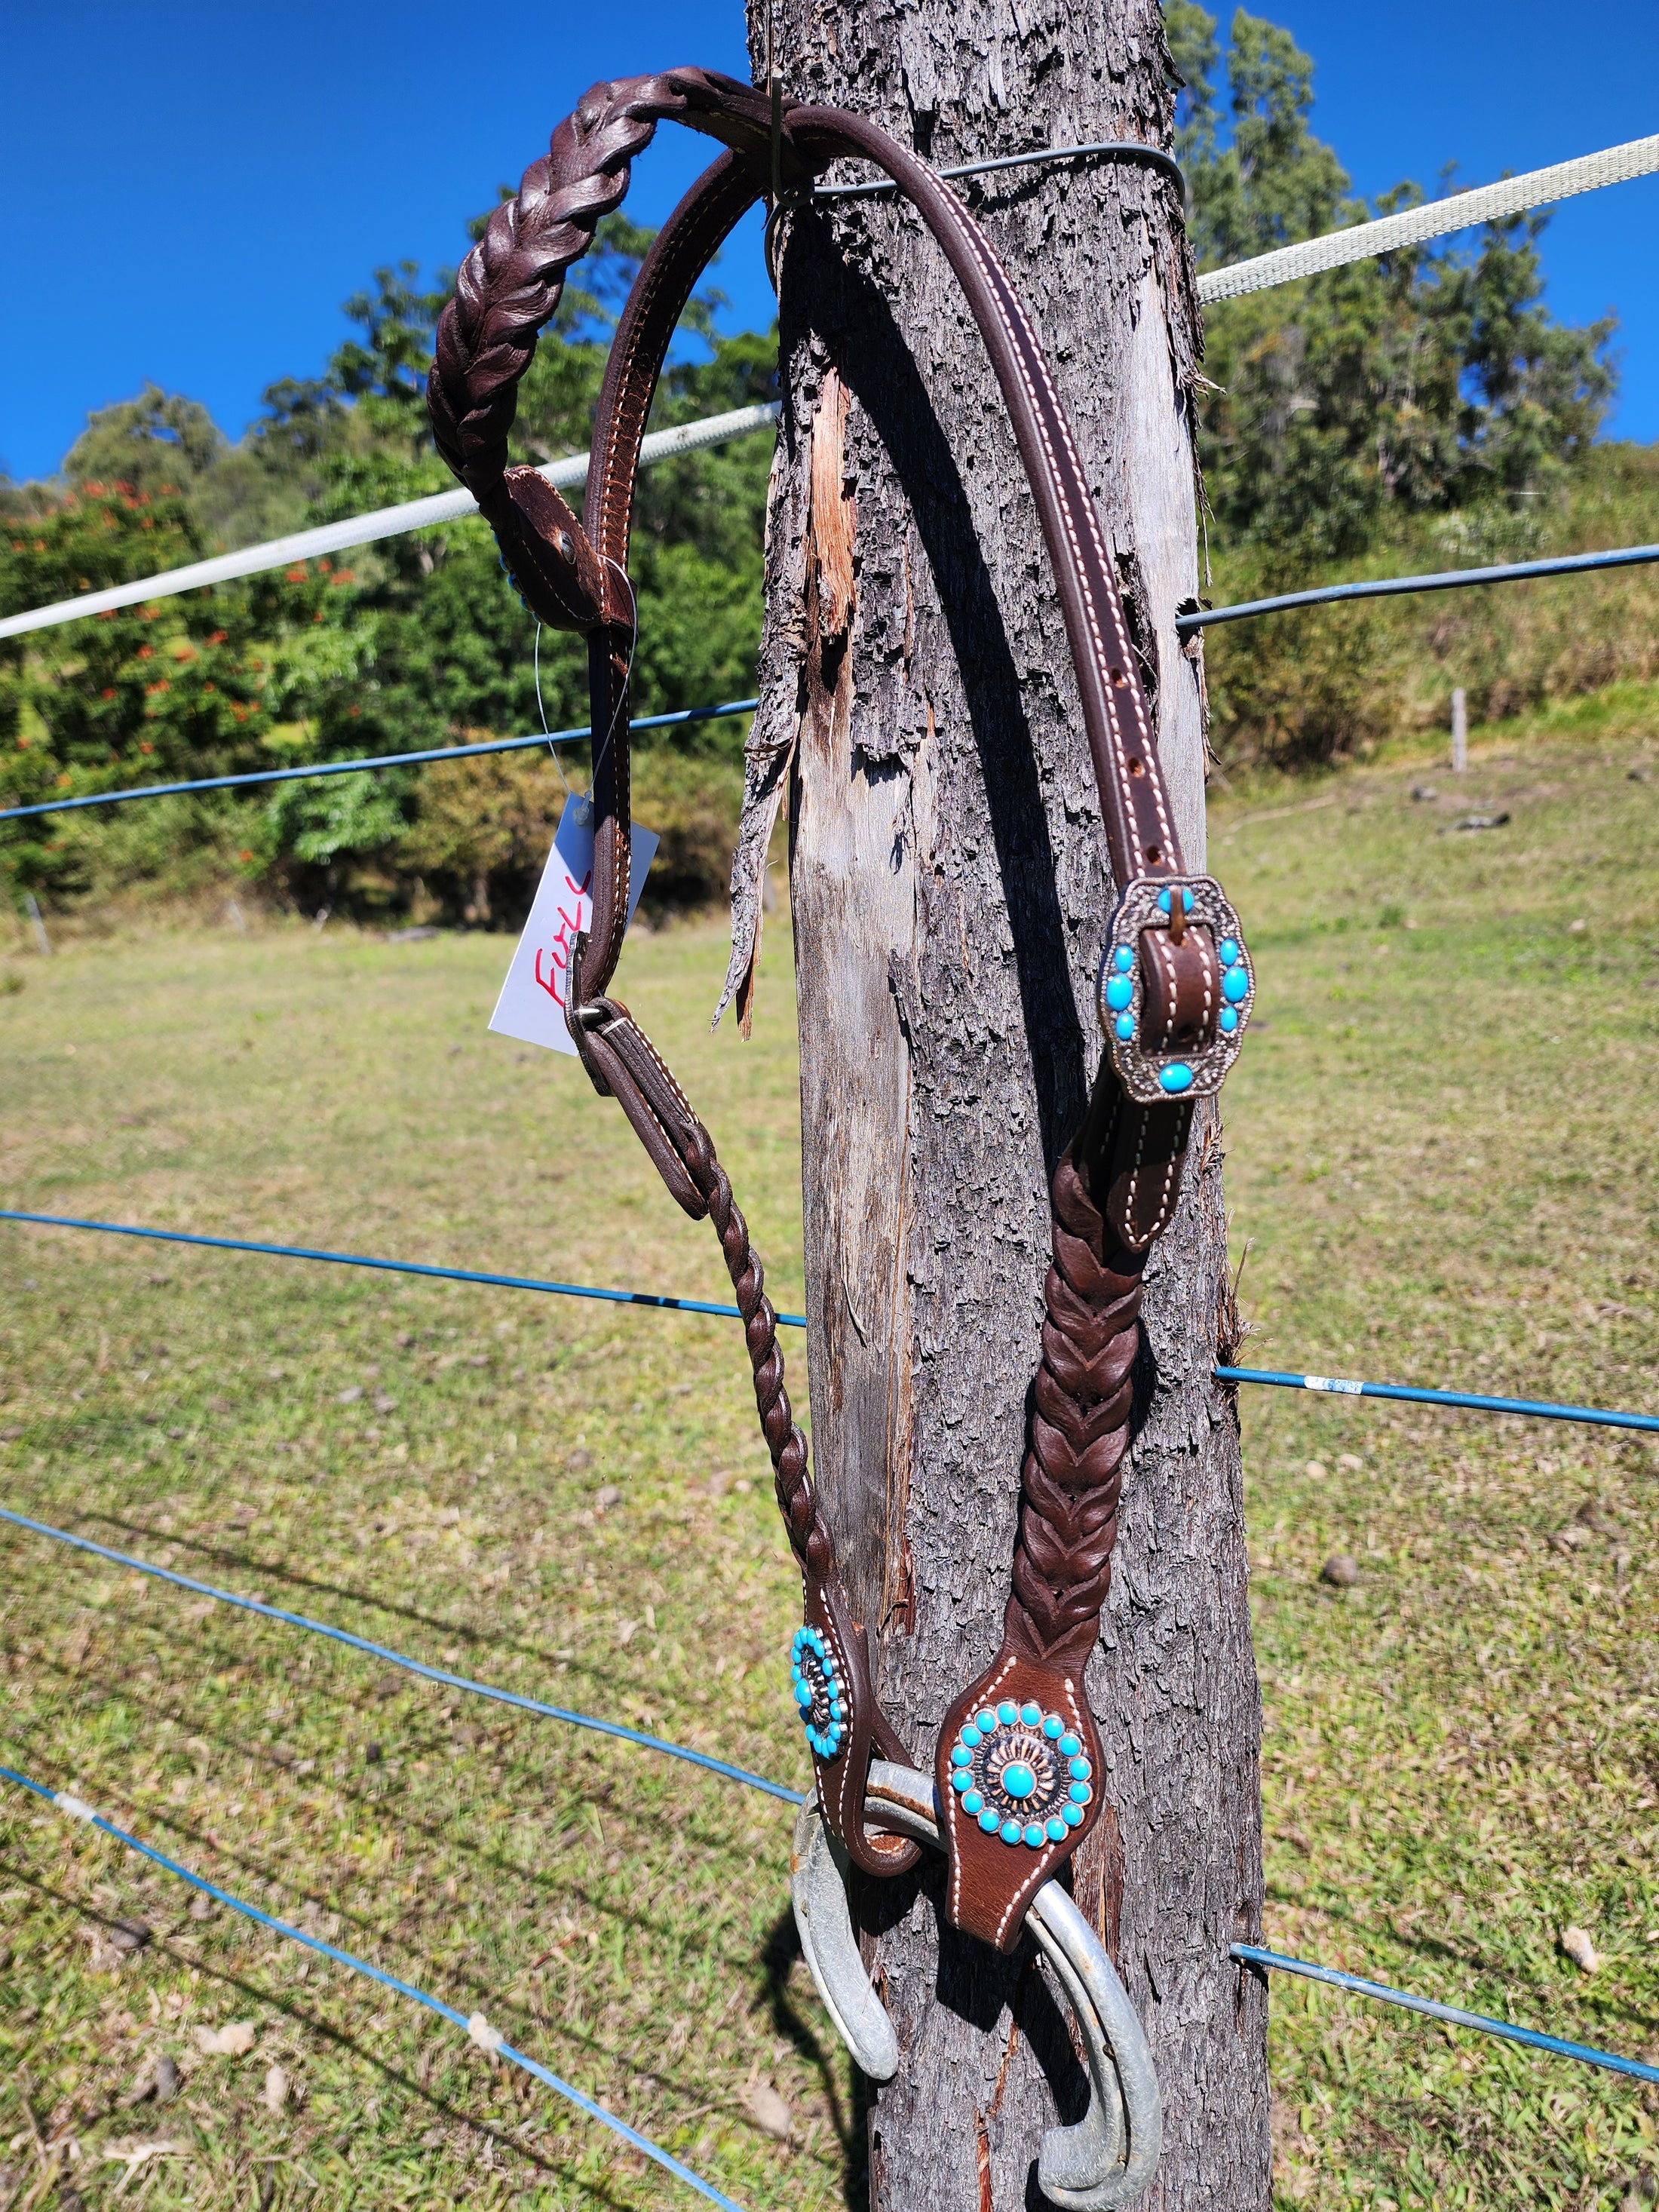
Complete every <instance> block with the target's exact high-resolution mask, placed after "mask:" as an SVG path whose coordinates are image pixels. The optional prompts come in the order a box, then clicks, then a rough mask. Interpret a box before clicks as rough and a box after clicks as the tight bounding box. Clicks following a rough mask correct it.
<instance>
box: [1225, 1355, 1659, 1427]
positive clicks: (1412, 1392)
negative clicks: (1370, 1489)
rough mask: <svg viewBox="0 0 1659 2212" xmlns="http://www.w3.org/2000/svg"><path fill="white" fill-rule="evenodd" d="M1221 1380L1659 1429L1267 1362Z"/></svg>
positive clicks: (1541, 1403) (1228, 1371) (1628, 1416)
mask: <svg viewBox="0 0 1659 2212" xmlns="http://www.w3.org/2000/svg"><path fill="white" fill-rule="evenodd" d="M1215 1376H1216V1380H1217V1382H1218V1383H1267V1384H1269V1385H1271V1386H1272V1387H1273V1389H1279V1390H1323V1391H1328V1392H1330V1393H1331V1395H1333V1396H1334V1397H1339V1398H1396V1399H1401V1400H1403V1401H1405V1403H1407V1405H1413V1406H1462V1407H1464V1408H1465V1409H1466V1410H1467V1411H1468V1412H1469V1413H1523V1414H1525V1415H1526V1416H1527V1417H1528V1419H1530V1420H1534V1421H1583V1423H1585V1424H1586V1425H1587V1426H1589V1427H1591V1428H1601V1429H1644V1430H1646V1431H1649V1432H1650V1433H1653V1432H1656V1431H1659V1414H1655V1413H1606V1412H1604V1411H1603V1410H1602V1408H1601V1407H1599V1406H1557V1405H1554V1404H1552V1403H1551V1401H1549V1400H1548V1399H1546V1398H1488V1397H1483V1396H1481V1395H1480V1394H1479V1393H1478V1392H1475V1391H1473V1390H1419V1389H1414V1388H1413V1386H1412V1385H1411V1384H1409V1383H1350V1382H1346V1381H1345V1380H1344V1379H1343V1378H1342V1377H1341V1376H1336V1375H1286V1374H1280V1373H1279V1371H1278V1370H1277V1369H1275V1368H1269V1367H1218V1368H1217V1369H1216V1370H1215Z"/></svg>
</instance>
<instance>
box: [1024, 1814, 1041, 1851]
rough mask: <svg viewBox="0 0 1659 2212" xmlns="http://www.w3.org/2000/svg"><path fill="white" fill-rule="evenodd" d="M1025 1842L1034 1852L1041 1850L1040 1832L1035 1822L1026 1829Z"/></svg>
mask: <svg viewBox="0 0 1659 2212" xmlns="http://www.w3.org/2000/svg"><path fill="white" fill-rule="evenodd" d="M1025 1840H1026V1842H1027V1843H1028V1844H1030V1847H1031V1849H1032V1850H1034V1851H1035V1850H1041V1849H1042V1829H1041V1828H1040V1827H1039V1826H1038V1825H1037V1823H1036V1821H1035V1820H1033V1821H1032V1822H1031V1823H1030V1826H1028V1827H1027V1828H1026V1831H1025Z"/></svg>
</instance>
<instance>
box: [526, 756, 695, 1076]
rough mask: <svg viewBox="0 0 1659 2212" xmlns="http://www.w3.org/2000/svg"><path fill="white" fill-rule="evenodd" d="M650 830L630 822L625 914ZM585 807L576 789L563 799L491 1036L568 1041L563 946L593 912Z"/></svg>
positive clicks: (647, 858) (650, 849)
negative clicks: (631, 832)
mask: <svg viewBox="0 0 1659 2212" xmlns="http://www.w3.org/2000/svg"><path fill="white" fill-rule="evenodd" d="M658 842H659V841H658V837H657V833H656V831H655V830H654V829H641V827H640V825H639V823H637V822H636V823H635V824H634V829H633V836H632V838H631V840H630V842H629V858H630V860H631V866H630V867H629V885H628V919H629V921H630V922H631V921H633V919H634V909H635V907H637V906H638V904H639V902H640V893H641V891H642V890H644V888H645V877H646V871H647V868H649V866H651V862H652V860H653V856H654V854H655V853H656V850H657V845H658ZM592 883H593V809H592V806H591V805H590V804H589V803H588V800H587V799H586V797H585V796H584V797H580V798H574V799H567V800H566V801H565V809H564V812H563V813H562V815H561V816H560V817H559V828H558V834H557V835H556V836H555V838H554V840H553V850H552V851H551V852H550V854H548V856H547V866H546V867H545V868H544V870H543V871H542V879H541V882H540V883H539V884H538V885H537V887H536V898H535V903H534V904H533V905H532V908H531V909H530V919H529V921H526V924H525V926H524V935H523V936H522V937H521V938H520V939H519V945H518V950H517V951H515V952H514V954H513V964H512V966H511V967H510V968H509V969H507V981H505V982H504V983H503V984H502V985H501V997H500V998H499V999H497V1000H496V1001H495V1012H494V1013H493V1014H492V1015H491V1016H490V1017H489V1026H490V1028H491V1029H492V1030H495V1033H496V1035H497V1036H510V1037H517V1038H518V1039H519V1040H520V1042H521V1043H523V1044H540V1045H545V1046H547V1047H548V1048H549V1049H550V1051H553V1052H568V1053H574V1051H575V1049H576V1047H575V1044H574V1041H573V1039H572V1037H571V1035H570V1030H569V1025H568V1023H567V1022H566V1019H565V1006H566V1003H567V998H568V992H567V988H566V986H567V980H568V975H569V972H570V948H571V945H572V944H573V943H574V940H575V938H576V936H577V933H579V932H580V931H581V930H584V929H586V927H587V925H588V923H589V921H590V920H591V919H592V913H593V898H592Z"/></svg>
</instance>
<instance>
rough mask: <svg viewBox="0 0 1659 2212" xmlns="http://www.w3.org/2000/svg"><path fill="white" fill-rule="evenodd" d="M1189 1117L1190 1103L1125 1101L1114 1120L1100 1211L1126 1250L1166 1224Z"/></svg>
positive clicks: (1140, 1248) (1139, 1247) (1142, 1246)
mask: <svg viewBox="0 0 1659 2212" xmlns="http://www.w3.org/2000/svg"><path fill="white" fill-rule="evenodd" d="M1192 1121H1193V1109H1192V1108H1191V1107H1190V1106H1128V1105H1126V1107H1125V1109H1124V1111H1123V1113H1122V1114H1121V1115H1120V1116H1119V1118H1118V1123H1117V1127H1116V1129H1115V1132H1114V1134H1113V1140H1112V1153H1111V1163H1110V1165H1109V1168H1108V1169H1107V1171H1106V1198H1105V1203H1104V1204H1103V1206H1102V1207H1101V1212H1103V1214H1104V1215H1105V1217H1106V1218H1107V1220H1108V1222H1109V1224H1110V1225H1111V1227H1112V1229H1113V1230H1114V1231H1115V1233H1116V1234H1117V1235H1118V1236H1119V1237H1121V1239H1122V1241H1123V1243H1125V1244H1127V1246H1128V1248H1129V1249H1130V1250H1131V1251H1132V1252H1144V1251H1145V1250H1146V1248H1147V1246H1148V1245H1149V1244H1151V1243H1152V1240H1153V1239H1154V1237H1157V1236H1158V1235H1159V1233H1160V1232H1161V1231H1164V1229H1167V1228H1168V1226H1169V1225H1170V1218H1171V1217H1172V1215H1173V1214H1174V1212H1175V1208H1176V1200H1177V1199H1178V1198H1179V1197H1180V1195H1181V1164H1182V1159H1183V1158H1184V1157H1185V1155H1186V1151H1187V1132H1188V1129H1189V1128H1190V1127H1192Z"/></svg>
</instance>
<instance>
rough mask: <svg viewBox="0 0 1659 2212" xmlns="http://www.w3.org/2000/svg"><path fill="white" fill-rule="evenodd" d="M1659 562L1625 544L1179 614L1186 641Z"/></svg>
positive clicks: (1658, 549)
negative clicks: (1297, 613) (1244, 626)
mask: <svg viewBox="0 0 1659 2212" xmlns="http://www.w3.org/2000/svg"><path fill="white" fill-rule="evenodd" d="M1654 561H1659V545H1621V546H1616V547H1614V548H1613V550H1612V551H1610V552H1606V553H1560V554H1553V555H1552V556H1550V557H1549V558H1548V559H1547V560H1545V561H1504V562H1499V563H1498V565H1497V566H1496V567H1494V568H1442V569H1440V570H1438V571H1437V573H1436V574H1433V575H1431V576H1375V577H1362V578H1361V579H1360V580H1359V581H1358V583H1352V584H1319V585H1316V586H1314V587H1313V588H1312V589H1311V590H1310V591H1306V592H1280V593H1279V596H1278V597H1277V598H1276V599H1241V600H1240V601H1239V602H1238V604H1237V606H1231V607H1200V608H1199V609H1198V610H1197V611H1195V612H1194V613H1193V614H1187V615H1177V616H1176V631H1177V632H1178V633H1179V635H1181V636H1182V637H1191V636H1193V635H1195V634H1196V633H1197V632H1198V631H1199V630H1201V629H1214V628H1215V626H1216V624H1217V623H1231V622H1247V621H1249V620H1252V619H1253V618H1254V617H1255V616H1257V615H1282V614H1285V613H1287V612H1288V611H1290V610H1291V608H1293V607H1323V606H1331V605H1334V604H1335V603H1336V602H1337V601H1339V600H1341V599H1398V598H1400V597H1401V596H1402V595H1404V594H1405V593H1407V592H1461V591H1467V590H1468V589H1470V588H1471V587H1472V586H1475V585H1477V584H1529V583H1534V582H1536V581H1537V580H1538V579H1539V578H1540V577H1542V576H1577V575H1583V574H1586V573H1587V572H1588V571H1590V570H1592V569H1597V568H1642V567H1644V566H1645V565H1646V564H1647V563H1649V562H1654Z"/></svg>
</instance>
